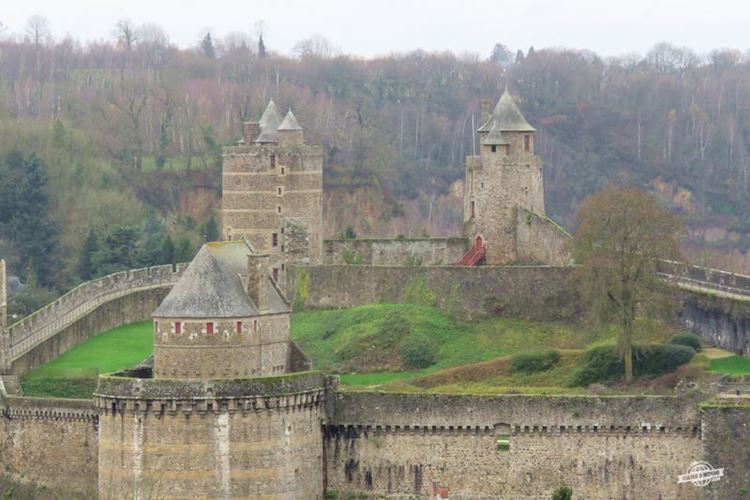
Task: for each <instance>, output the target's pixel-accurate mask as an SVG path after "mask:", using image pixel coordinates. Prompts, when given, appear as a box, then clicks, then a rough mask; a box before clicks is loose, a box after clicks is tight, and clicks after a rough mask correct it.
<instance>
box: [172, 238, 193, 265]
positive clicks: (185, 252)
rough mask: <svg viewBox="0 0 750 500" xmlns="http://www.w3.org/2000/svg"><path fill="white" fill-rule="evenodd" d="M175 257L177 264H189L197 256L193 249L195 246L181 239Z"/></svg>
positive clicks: (187, 240) (185, 239)
mask: <svg viewBox="0 0 750 500" xmlns="http://www.w3.org/2000/svg"><path fill="white" fill-rule="evenodd" d="M174 256H175V260H176V261H177V262H189V261H191V260H193V257H194V256H195V250H194V249H193V245H192V244H191V243H190V240H189V239H187V238H181V239H180V241H179V243H177V248H176V249H175V252H174Z"/></svg>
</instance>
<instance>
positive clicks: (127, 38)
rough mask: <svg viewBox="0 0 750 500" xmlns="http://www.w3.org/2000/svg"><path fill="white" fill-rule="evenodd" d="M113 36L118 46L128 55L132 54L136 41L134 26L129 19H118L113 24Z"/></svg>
mask: <svg viewBox="0 0 750 500" xmlns="http://www.w3.org/2000/svg"><path fill="white" fill-rule="evenodd" d="M114 35H115V37H116V38H117V42H118V44H119V45H120V46H121V47H122V48H124V49H125V50H126V51H127V53H128V54H130V53H131V52H133V48H134V47H135V42H136V41H137V40H138V37H137V35H136V30H135V25H134V24H133V21H131V20H130V19H120V20H119V21H117V24H115V29H114Z"/></svg>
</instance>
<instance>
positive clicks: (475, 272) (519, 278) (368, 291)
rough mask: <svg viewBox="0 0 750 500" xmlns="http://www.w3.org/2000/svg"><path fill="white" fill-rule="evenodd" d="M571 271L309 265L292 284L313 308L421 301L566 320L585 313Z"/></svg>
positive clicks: (467, 313) (480, 312)
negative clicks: (580, 305) (580, 308)
mask: <svg viewBox="0 0 750 500" xmlns="http://www.w3.org/2000/svg"><path fill="white" fill-rule="evenodd" d="M571 274H572V268H570V267H548V266H503V267H492V266H482V267H457V266H417V267H403V266H346V265H343V266H307V267H296V268H295V273H290V276H294V279H295V280H296V282H295V283H290V284H288V290H294V293H295V296H294V300H295V303H296V305H297V306H300V305H304V306H306V307H313V308H317V307H320V308H324V307H352V306H357V305H363V304H371V303H378V302H387V303H399V302H416V303H421V304H430V303H434V304H437V305H438V306H440V307H441V308H443V309H445V310H447V311H448V312H450V313H451V314H455V315H457V316H458V317H461V318H467V319H468V318H476V317H482V316H488V315H503V316H511V317H517V318H530V319H536V320H560V319H574V318H577V317H578V315H579V311H578V307H579V304H578V298H577V295H576V293H575V291H574V289H573V287H572V286H570V283H569V280H570V277H571Z"/></svg>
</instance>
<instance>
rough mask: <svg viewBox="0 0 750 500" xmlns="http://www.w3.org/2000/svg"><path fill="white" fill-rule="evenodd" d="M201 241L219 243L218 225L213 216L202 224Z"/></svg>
mask: <svg viewBox="0 0 750 500" xmlns="http://www.w3.org/2000/svg"><path fill="white" fill-rule="evenodd" d="M203 241H206V242H209V241H219V224H217V223H216V218H215V217H214V216H213V215H212V216H211V217H209V218H208V220H207V221H206V223H205V224H203Z"/></svg>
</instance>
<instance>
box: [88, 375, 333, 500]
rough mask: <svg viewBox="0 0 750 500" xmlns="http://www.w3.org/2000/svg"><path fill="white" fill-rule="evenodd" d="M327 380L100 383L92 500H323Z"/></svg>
mask: <svg viewBox="0 0 750 500" xmlns="http://www.w3.org/2000/svg"><path fill="white" fill-rule="evenodd" d="M328 383H329V381H328V380H327V379H326V377H324V376H323V375H322V374H320V373H315V372H307V373H301V374H295V375H285V376H281V377H264V378H256V379H244V380H237V379H235V380H205V381H197V380H193V381H177V380H137V379H126V378H119V377H101V378H100V383H99V387H98V388H97V396H96V399H95V406H96V408H97V410H98V412H99V414H100V431H99V433H100V434H99V435H100V441H99V490H100V498H134V497H140V498H166V497H169V498H173V497H174V498H176V497H180V498H183V497H195V498H198V497H199V498H279V499H282V498H283V499H297V498H300V499H302V498H304V499H310V500H316V499H322V498H323V489H324V487H323V475H324V473H323V467H324V463H323V438H322V433H321V427H320V423H321V421H322V419H323V418H324V412H325V391H326V388H327V384H328Z"/></svg>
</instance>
